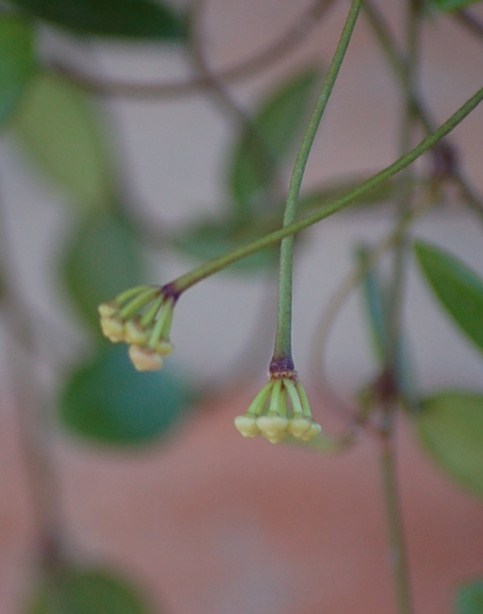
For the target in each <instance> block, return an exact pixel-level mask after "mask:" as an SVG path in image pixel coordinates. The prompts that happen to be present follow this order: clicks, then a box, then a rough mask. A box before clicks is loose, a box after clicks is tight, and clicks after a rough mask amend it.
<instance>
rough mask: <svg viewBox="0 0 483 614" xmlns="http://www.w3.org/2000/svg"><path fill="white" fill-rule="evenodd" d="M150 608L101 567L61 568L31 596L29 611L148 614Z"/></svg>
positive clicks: (33, 613) (40, 613)
mask: <svg viewBox="0 0 483 614" xmlns="http://www.w3.org/2000/svg"><path fill="white" fill-rule="evenodd" d="M148 612H150V609H149V608H148V606H147V605H146V603H145V601H144V599H143V598H142V597H141V595H139V594H138V592H137V591H136V590H135V589H134V588H133V587H132V586H130V585H129V584H127V582H126V581H125V580H124V579H121V578H119V577H116V576H114V575H112V574H111V572H110V571H107V570H104V569H83V570H80V569H61V570H59V571H58V572H57V573H56V574H55V575H52V576H49V577H48V578H46V579H45V580H44V582H43V584H42V585H41V586H40V588H39V589H38V591H37V594H35V595H34V598H33V600H32V603H31V605H30V607H29V608H28V613H29V614H148Z"/></svg>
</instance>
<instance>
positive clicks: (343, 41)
mask: <svg viewBox="0 0 483 614" xmlns="http://www.w3.org/2000/svg"><path fill="white" fill-rule="evenodd" d="M360 8H361V0H353V1H352V4H351V7H350V9H349V13H348V14H347V18H346V21H345V24H344V27H343V29H342V32H341V35H340V38H339V42H338V44H337V47H336V50H335V53H334V57H333V58H332V62H331V64H330V67H329V70H328V72H327V76H326V78H325V80H324V83H323V85H322V89H321V91H320V94H319V97H318V99H317V102H316V105H315V108H314V110H313V112H312V116H311V118H310V120H309V123H308V126H307V130H306V132H305V135H304V137H303V140H302V143H301V146H300V148H299V151H298V153H297V157H296V159H295V164H294V168H293V171H292V176H291V179H290V184H289V188H288V195H287V202H286V204H285V211H284V215H283V227H284V228H286V227H287V226H289V225H290V224H292V223H293V222H294V220H295V218H296V215H297V205H298V200H299V196H300V189H301V186H302V180H303V176H304V173H305V168H306V166H307V161H308V158H309V155H310V151H311V150H312V145H313V143H314V139H315V135H316V133H317V130H318V128H319V125H320V122H321V120H322V116H323V114H324V112H325V109H326V107H327V103H328V101H329V98H330V95H331V93H332V90H333V88H334V85H335V82H336V80H337V76H338V74H339V71H340V67H341V66H342V62H343V60H344V57H345V54H346V51H347V47H348V46H349V42H350V39H351V36H352V33H353V31H354V27H355V24H356V21H357V17H358V15H359V11H360ZM293 246H294V235H289V236H288V237H285V238H284V239H283V240H282V243H281V246H280V273H279V288H278V320H277V334H276V337H275V347H274V352H273V360H279V359H281V358H284V357H289V356H291V354H292V347H291V346H292V342H291V338H292V270H293Z"/></svg>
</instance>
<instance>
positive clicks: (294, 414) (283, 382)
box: [235, 369, 322, 444]
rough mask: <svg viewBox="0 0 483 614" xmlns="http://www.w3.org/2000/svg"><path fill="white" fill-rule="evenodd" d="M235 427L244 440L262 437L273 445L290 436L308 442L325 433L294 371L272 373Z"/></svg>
mask: <svg viewBox="0 0 483 614" xmlns="http://www.w3.org/2000/svg"><path fill="white" fill-rule="evenodd" d="M235 427H236V428H237V430H238V431H239V433H240V434H241V435H243V437H257V436H262V437H264V438H265V439H267V440H268V441H269V442H270V443H274V444H275V443H279V442H280V441H283V440H284V439H286V438H287V437H289V436H292V437H294V438H295V439H297V440H299V441H303V442H306V441H310V440H311V439H313V438H314V437H316V436H317V435H319V434H320V433H321V432H322V428H321V426H320V424H318V423H317V422H315V421H314V419H313V417H312V410H311V408H310V403H309V400H308V397H307V394H306V392H305V390H304V388H303V386H302V384H301V383H300V382H299V381H298V378H297V373H296V371H294V370H293V369H292V370H288V371H285V370H280V371H275V370H273V371H272V372H271V374H270V381H269V382H268V383H267V384H265V386H263V388H262V389H261V390H260V392H259V393H258V394H257V395H256V396H255V398H254V399H253V401H252V402H251V403H250V405H249V407H248V409H247V411H246V412H245V413H244V414H242V415H241V416H237V417H236V418H235Z"/></svg>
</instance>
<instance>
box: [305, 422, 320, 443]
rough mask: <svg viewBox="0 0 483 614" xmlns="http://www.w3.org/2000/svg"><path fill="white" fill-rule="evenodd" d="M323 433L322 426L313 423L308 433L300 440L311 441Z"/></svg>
mask: <svg viewBox="0 0 483 614" xmlns="http://www.w3.org/2000/svg"><path fill="white" fill-rule="evenodd" d="M321 432H322V427H321V426H320V424H317V422H313V423H312V425H311V426H310V429H309V430H308V431H306V432H305V433H304V434H303V435H302V436H301V437H300V439H301V440H302V441H310V440H311V439H313V438H314V437H317V435H318V434H319V433H321Z"/></svg>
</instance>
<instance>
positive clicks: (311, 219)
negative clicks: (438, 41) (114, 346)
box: [168, 87, 483, 295]
mask: <svg viewBox="0 0 483 614" xmlns="http://www.w3.org/2000/svg"><path fill="white" fill-rule="evenodd" d="M482 100H483V87H482V88H480V89H479V90H478V91H477V92H476V93H475V94H473V96H471V98H469V99H468V100H467V101H466V102H465V103H464V104H463V105H462V106H461V107H460V108H459V109H458V110H457V111H455V113H453V115H451V117H449V118H448V119H447V120H446V121H445V122H444V123H443V124H441V126H439V128H438V129H437V130H435V131H434V132H433V133H432V134H430V135H429V136H427V137H426V138H425V139H423V140H422V141H421V142H420V143H419V144H418V145H416V147H414V148H413V149H412V150H411V151H409V152H408V153H407V154H405V155H404V156H401V157H400V158H399V159H398V160H396V161H395V162H393V163H392V164H390V165H389V166H387V167H386V168H384V169H383V170H382V171H380V172H378V173H376V174H375V175H373V176H372V177H370V178H369V179H367V180H366V181H363V182H362V183H361V184H360V185H358V186H357V187H356V188H354V189H352V190H349V192H347V193H346V194H344V195H343V196H341V197H340V198H337V199H336V200H334V201H333V202H332V203H330V204H328V205H326V206H324V207H323V208H322V209H321V210H320V211H316V212H314V213H312V214H311V215H308V216H306V217H304V218H302V219H301V220H298V221H297V222H293V223H291V224H289V225H288V226H285V227H284V228H279V229H278V230H275V231H274V232H271V233H269V234H267V235H265V236H263V237H261V238H260V239H256V240H255V241H252V242H251V243H248V244H247V245H244V246H242V247H240V248H238V249H235V250H233V251H231V252H228V253H227V254H224V255H223V256H219V257H218V258H214V259H213V260H209V261H208V262H206V263H205V264H202V265H201V266H199V267H197V268H196V269H193V270H192V271H189V272H188V273H185V274H184V275H181V276H180V277H178V278H176V279H175V280H174V281H173V282H171V283H170V284H168V285H169V286H171V287H172V288H173V290H175V291H176V292H177V293H178V295H179V294H181V293H182V292H184V291H185V290H187V289H188V288H190V287H191V286H194V285H195V284H197V283H198V282H200V281H202V280H203V279H206V278H207V277H210V276H211V275H214V274H215V273H218V272H219V271H221V270H223V269H225V268H226V267H228V266H230V265H231V264H234V263H235V262H238V261H239V260H241V259H242V258H246V257H247V256H250V255H251V254H254V253H256V252H258V251H260V250H262V249H265V248H267V247H270V246H272V245H275V244H276V243H279V242H280V241H281V240H282V239H284V238H285V237H288V236H290V235H293V234H296V233H298V232H300V231H301V230H305V229H306V228H309V227H310V226H313V225H314V224H316V223H317V222H320V221H321V220H323V219H325V218H327V217H330V216H331V215H333V214H334V213H337V212H338V211H341V210H342V209H345V208H347V207H348V206H349V205H351V204H352V203H354V202H355V201H357V199H358V198H361V197H362V196H365V195H366V194H367V193H368V192H370V191H371V190H373V189H374V188H376V187H377V186H378V185H380V184H381V183H383V182H384V181H386V180H387V179H389V178H390V177H392V176H393V175H395V174H396V173H398V172H399V171H401V170H403V169H404V168H406V167H407V166H409V165H410V164H412V163H413V162H414V161H415V160H417V159H418V158H419V157H420V156H421V155H423V154H424V153H425V152H426V151H428V150H429V149H431V147H433V146H434V145H435V144H436V143H438V142H439V141H440V140H441V139H442V138H444V137H445V136H446V135H448V134H449V133H450V132H451V131H452V130H453V129H454V128H455V127H456V126H457V125H458V124H459V123H461V122H462V121H463V120H464V119H465V117H467V116H468V115H469V114H470V113H471V112H472V111H473V110H474V109H475V108H476V107H477V106H478V105H479V104H480V102H481V101H482Z"/></svg>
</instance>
